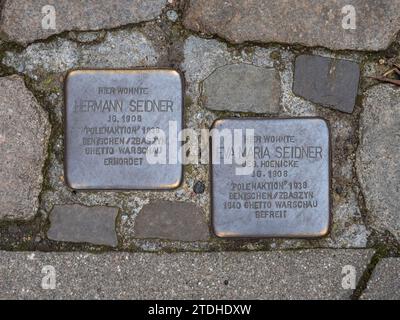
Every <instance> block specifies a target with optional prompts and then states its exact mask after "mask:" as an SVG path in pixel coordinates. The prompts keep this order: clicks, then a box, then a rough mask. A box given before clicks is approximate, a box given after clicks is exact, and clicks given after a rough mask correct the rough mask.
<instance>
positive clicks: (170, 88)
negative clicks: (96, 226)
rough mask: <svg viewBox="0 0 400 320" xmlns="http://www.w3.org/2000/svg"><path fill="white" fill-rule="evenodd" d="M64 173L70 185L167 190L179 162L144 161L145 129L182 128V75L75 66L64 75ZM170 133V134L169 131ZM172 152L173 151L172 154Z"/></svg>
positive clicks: (177, 181)
mask: <svg viewBox="0 0 400 320" xmlns="http://www.w3.org/2000/svg"><path fill="white" fill-rule="evenodd" d="M65 90H66V92H65V93H66V106H65V116H66V128H65V129H66V130H65V157H66V158H65V160H66V161H65V174H66V180H67V183H68V184H69V185H70V186H71V187H72V188H75V189H171V188H174V187H177V186H178V185H179V184H180V181H181V177H182V165H181V164H180V163H175V164H169V163H170V162H169V161H167V164H157V165H151V164H149V163H147V160H146V152H147V150H148V148H149V147H151V146H152V145H153V143H154V141H152V140H149V139H148V138H146V134H147V133H148V132H149V131H150V130H162V131H163V132H165V133H166V134H167V135H166V137H165V139H166V143H167V144H168V143H169V142H170V139H177V138H176V135H175V134H174V135H173V137H170V136H169V135H168V133H170V132H171V127H170V126H169V121H173V122H174V123H175V124H176V125H175V128H174V129H175V131H176V132H179V131H180V130H181V127H182V79H181V76H180V74H179V73H177V72H176V71H173V70H163V69H161V70H79V71H72V72H70V73H69V75H68V76H67V79H66V88H65ZM174 133H175V132H174ZM174 156H176V155H174Z"/></svg>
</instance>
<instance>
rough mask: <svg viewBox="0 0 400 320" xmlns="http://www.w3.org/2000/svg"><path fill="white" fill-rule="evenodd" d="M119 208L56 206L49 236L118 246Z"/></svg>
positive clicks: (50, 237)
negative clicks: (116, 222)
mask: <svg viewBox="0 0 400 320" xmlns="http://www.w3.org/2000/svg"><path fill="white" fill-rule="evenodd" d="M117 215H118V208H111V207H100V206H97V207H85V206H81V205H61V206H55V207H54V208H53V210H52V211H51V213H50V229H49V231H48V232H47V237H48V238H49V239H51V240H56V241H66V242H88V243H91V244H98V245H107V246H114V247H115V246H116V245H117V244H118V240H117V234H116V232H115V220H116V218H117Z"/></svg>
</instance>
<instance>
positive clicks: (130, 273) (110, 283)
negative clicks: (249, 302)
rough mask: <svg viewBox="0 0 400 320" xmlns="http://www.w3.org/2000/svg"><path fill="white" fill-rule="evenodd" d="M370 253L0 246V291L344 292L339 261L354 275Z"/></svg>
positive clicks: (140, 295)
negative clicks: (39, 249)
mask: <svg viewBox="0 0 400 320" xmlns="http://www.w3.org/2000/svg"><path fill="white" fill-rule="evenodd" d="M372 255H373V250H306V251H285V252H255V253H245V252H225V253H174V254H151V253H150V254H149V253H147V254H146V253H131V254H130V253H104V254H88V253H81V252H74V253H40V252H26V253H19V252H5V251H1V252H0V298H2V299H10V298H19V299H28V298H29V299H49V298H51V299H172V300H174V299H201V298H204V299H349V298H350V296H351V294H352V290H351V289H350V290H347V289H343V286H342V279H343V275H342V271H343V267H345V266H346V265H351V266H353V267H354V268H355V270H356V276H357V279H359V277H360V276H361V275H362V273H363V271H364V270H365V268H366V266H367V264H368V263H369V262H370V259H371V256H372ZM44 267H45V269H43V268H44ZM53 268H54V269H53ZM46 270H47V272H49V271H48V270H50V271H51V270H52V271H54V272H55V289H54V290H45V289H43V287H42V284H43V282H44V283H45V284H46V283H51V282H50V279H49V277H51V273H50V274H47V276H46V274H45V272H46ZM42 272H44V273H42ZM53 275H54V273H53ZM43 278H44V279H43ZM44 288H46V286H44Z"/></svg>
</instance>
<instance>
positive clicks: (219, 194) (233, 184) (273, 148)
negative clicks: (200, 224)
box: [212, 118, 330, 237]
mask: <svg viewBox="0 0 400 320" xmlns="http://www.w3.org/2000/svg"><path fill="white" fill-rule="evenodd" d="M213 129H218V130H220V131H221V130H224V129H229V130H234V129H242V130H245V129H254V139H253V141H254V144H253V147H252V148H253V156H254V157H253V158H252V159H253V160H254V168H253V170H252V174H250V175H237V174H236V170H235V168H236V166H235V164H224V161H223V159H222V156H223V155H222V154H223V153H225V152H226V150H224V146H223V142H222V139H221V141H220V143H221V144H220V145H221V150H224V151H223V152H222V153H221V161H220V164H213V166H212V215H213V227H214V231H215V233H216V235H218V236H220V237H274V236H275V237H319V236H323V235H325V234H326V233H327V232H328V227H329V215H330V213H329V210H330V198H329V188H330V142H329V139H330V134H329V127H328V125H327V123H326V122H325V120H322V119H319V118H310V119H222V120H217V121H216V122H215V123H214V128H213ZM243 139H244V138H243ZM215 143H217V141H215V140H213V141H212V144H215ZM213 147H214V146H213ZM213 150H214V149H213Z"/></svg>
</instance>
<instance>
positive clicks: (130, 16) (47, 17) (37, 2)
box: [0, 0, 167, 45]
mask: <svg viewBox="0 0 400 320" xmlns="http://www.w3.org/2000/svg"><path fill="white" fill-rule="evenodd" d="M166 3H167V1H166V0H146V1H141V0H114V1H107V0H85V1H80V0H30V1H25V0H5V1H4V4H3V10H2V12H1V19H0V32H1V35H2V38H4V39H7V40H8V41H14V42H18V43H20V44H22V45H26V44H28V43H31V42H33V41H35V40H39V39H46V38H48V37H49V36H51V35H53V34H58V33H61V32H63V31H70V30H74V31H86V30H101V29H109V28H116V27H119V26H123V25H127V24H131V23H139V22H143V21H149V20H153V19H155V18H156V17H157V16H159V15H160V14H161V11H162V9H163V8H164V6H165V5H166ZM45 6H52V8H51V7H45ZM53 13H54V17H55V28H53V26H52V25H51V23H50V22H52V21H53V20H52V19H53V18H52V17H53V16H52V14H53ZM43 25H44V26H45V28H43Z"/></svg>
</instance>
